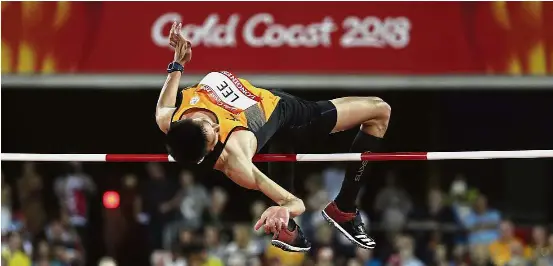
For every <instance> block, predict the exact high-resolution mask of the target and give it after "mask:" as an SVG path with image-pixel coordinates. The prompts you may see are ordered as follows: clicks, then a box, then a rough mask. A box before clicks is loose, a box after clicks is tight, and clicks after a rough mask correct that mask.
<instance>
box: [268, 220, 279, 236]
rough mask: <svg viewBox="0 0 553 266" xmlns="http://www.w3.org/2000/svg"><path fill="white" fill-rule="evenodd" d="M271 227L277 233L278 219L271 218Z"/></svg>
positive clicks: (272, 231)
mask: <svg viewBox="0 0 553 266" xmlns="http://www.w3.org/2000/svg"><path fill="white" fill-rule="evenodd" d="M269 228H270V231H271V233H273V234H276V233H277V219H275V218H271V219H270V220H269Z"/></svg>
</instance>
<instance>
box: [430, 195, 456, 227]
mask: <svg viewBox="0 0 553 266" xmlns="http://www.w3.org/2000/svg"><path fill="white" fill-rule="evenodd" d="M426 207H427V208H426V211H425V213H424V215H423V217H422V218H423V219H425V220H430V221H434V222H439V223H446V222H453V220H454V219H453V213H452V212H451V208H449V207H448V206H447V205H446V204H445V200H444V193H443V192H442V191H441V190H440V189H439V188H432V189H430V190H429V191H428V197H427V205H426Z"/></svg>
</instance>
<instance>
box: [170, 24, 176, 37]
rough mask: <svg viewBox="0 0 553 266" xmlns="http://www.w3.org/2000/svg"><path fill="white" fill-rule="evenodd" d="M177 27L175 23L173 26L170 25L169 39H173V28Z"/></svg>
mask: <svg viewBox="0 0 553 266" xmlns="http://www.w3.org/2000/svg"><path fill="white" fill-rule="evenodd" d="M176 26H177V22H176V21H173V25H171V30H170V31H169V38H171V37H173V34H174V33H175V27H176Z"/></svg>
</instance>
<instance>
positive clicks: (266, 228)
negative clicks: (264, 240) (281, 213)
mask: <svg viewBox="0 0 553 266" xmlns="http://www.w3.org/2000/svg"><path fill="white" fill-rule="evenodd" d="M263 229H265V234H270V233H271V226H270V225H269V224H268V223H265V227H263Z"/></svg>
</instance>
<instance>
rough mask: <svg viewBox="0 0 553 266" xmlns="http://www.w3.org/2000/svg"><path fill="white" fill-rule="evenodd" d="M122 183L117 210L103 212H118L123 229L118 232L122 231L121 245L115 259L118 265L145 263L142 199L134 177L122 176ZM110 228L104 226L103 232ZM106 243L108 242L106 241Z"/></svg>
mask: <svg viewBox="0 0 553 266" xmlns="http://www.w3.org/2000/svg"><path fill="white" fill-rule="evenodd" d="M122 183H123V184H122V186H123V188H122V190H121V193H120V194H121V206H120V207H119V210H105V211H106V212H105V214H107V213H112V212H115V211H118V212H120V216H121V218H120V219H121V223H122V225H123V227H122V228H121V229H118V230H121V231H122V232H121V233H122V239H121V240H122V243H121V247H120V248H119V249H118V254H117V256H116V259H117V261H118V263H119V264H120V265H129V264H133V262H136V261H140V262H145V261H147V260H148V252H147V248H148V246H147V237H146V235H147V232H146V230H145V228H144V226H143V224H144V223H147V215H145V214H144V213H142V198H141V195H140V190H139V188H138V178H137V177H136V175H134V174H126V175H124V176H123V178H122ZM108 217H110V215H104V218H108ZM115 220H117V219H115ZM111 222H112V221H109V222H108V223H111ZM110 226H113V225H110ZM110 226H104V230H106V229H107V227H110ZM106 241H110V240H107V239H106ZM135 265H136V263H135Z"/></svg>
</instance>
